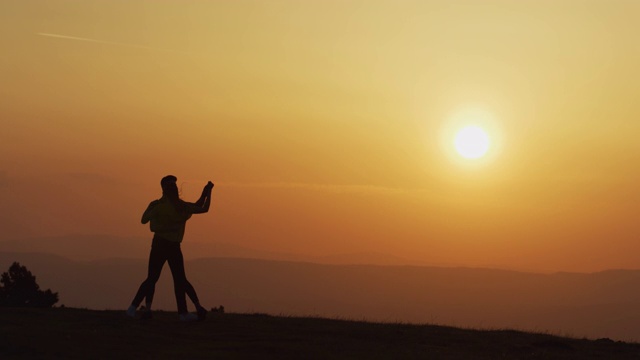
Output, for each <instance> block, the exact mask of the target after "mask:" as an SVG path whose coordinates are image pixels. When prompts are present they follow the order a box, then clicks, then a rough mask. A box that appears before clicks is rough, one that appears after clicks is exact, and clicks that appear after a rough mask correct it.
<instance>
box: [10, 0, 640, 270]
mask: <svg viewBox="0 0 640 360" xmlns="http://www.w3.org/2000/svg"><path fill="white" fill-rule="evenodd" d="M639 16H640V1H636V0H597V1H596V0H501V1H498V0H482V1H479V0H437V1H436V0H434V1H431V0H416V1H406V0H401V1H392V0H361V1H354V0H343V1H338V0H326V1H325V0H313V1H312V0H310V1H302V0H297V1H293V0H291V1H289V0H274V1H258V0H255V1H248V0H246V1H243V0H228V1H222V0H220V1H177V0H176V1H152V0H147V1H142V0H133V1H113V0H99V1H97V0H94V1H62V0H59V1H26V0H20V1H4V2H2V3H1V4H0V49H1V50H0V129H1V131H0V229H1V231H0V241H1V240H11V239H19V238H28V237H40V236H62V235H68V234H109V235H117V236H126V237H140V238H143V239H150V238H151V233H150V232H149V229H148V227H146V226H143V225H141V224H140V216H141V214H142V211H143V210H144V209H145V207H146V206H147V204H148V203H149V201H151V200H153V199H156V198H158V197H159V196H160V186H159V181H160V178H161V177H162V176H164V175H167V174H174V175H176V176H177V177H178V184H179V185H181V186H182V193H183V198H184V199H186V200H190V201H195V200H196V198H197V196H198V195H199V193H200V190H201V188H202V186H204V185H205V183H206V181H207V180H212V181H213V182H214V183H215V184H216V187H215V189H214V198H213V203H212V207H211V211H210V213H209V214H207V215H199V216H196V217H194V219H193V220H190V222H189V224H188V225H187V234H186V237H185V240H184V243H183V247H185V248H186V247H188V246H189V241H196V240H197V241H210V242H222V243H232V244H236V245H239V246H243V247H248V248H253V249H258V250H263V251H270V252H284V253H292V254H304V255H329V254H342V253H358V252H376V253H383V254H389V255H393V256H398V257H401V258H405V259H407V260H408V261H411V262H413V263H415V262H420V263H424V264H431V265H446V266H489V267H497V268H509V269H526V270H534V271H559V270H566V271H599V270H603V269H610V268H634V269H638V268H640V236H639V234H640V221H639V219H638V218H639V216H640V187H639V185H640V141H639V139H638V138H639V136H640V67H639V64H640V41H638V34H640V23H638V17H639ZM466 125H475V126H479V127H481V128H482V129H484V131H485V132H486V134H487V136H488V138H489V142H490V145H489V149H488V151H487V154H486V155H485V156H483V157H480V158H478V159H465V158H463V157H461V156H460V155H459V154H458V153H456V150H455V146H454V137H455V134H456V132H457V131H458V130H460V129H461V128H462V127H464V126H466ZM99 248H100V244H96V251H99ZM123 253H124V254H127V253H126V249H124V250H123ZM127 255H128V256H135V257H145V256H146V255H147V254H127Z"/></svg>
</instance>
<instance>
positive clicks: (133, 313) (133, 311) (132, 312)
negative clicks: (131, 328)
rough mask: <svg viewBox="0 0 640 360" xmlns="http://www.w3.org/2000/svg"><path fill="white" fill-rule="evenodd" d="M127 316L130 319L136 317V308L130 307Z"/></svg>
mask: <svg viewBox="0 0 640 360" xmlns="http://www.w3.org/2000/svg"><path fill="white" fill-rule="evenodd" d="M127 316H128V317H136V307H135V306H133V305H130V306H129V308H128V309H127Z"/></svg>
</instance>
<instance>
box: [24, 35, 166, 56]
mask: <svg viewBox="0 0 640 360" xmlns="http://www.w3.org/2000/svg"><path fill="white" fill-rule="evenodd" d="M36 35H38V36H45V37H50V38H56V39H64V40H75V41H85V42H92V43H97V44H105V45H115V46H124V47H129V48H136V49H145V50H155V51H166V52H177V51H175V50H168V49H161V48H155V47H149V46H144V45H137V44H128V43H121V42H113V41H104V40H97V39H89V38H83V37H77V36H68V35H60V34H50V33H36Z"/></svg>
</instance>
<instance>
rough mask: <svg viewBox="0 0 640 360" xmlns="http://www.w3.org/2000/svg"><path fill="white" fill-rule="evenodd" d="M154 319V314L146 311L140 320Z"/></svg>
mask: <svg viewBox="0 0 640 360" xmlns="http://www.w3.org/2000/svg"><path fill="white" fill-rule="evenodd" d="M152 318H153V313H151V310H146V311H143V312H142V316H140V320H150V319H152Z"/></svg>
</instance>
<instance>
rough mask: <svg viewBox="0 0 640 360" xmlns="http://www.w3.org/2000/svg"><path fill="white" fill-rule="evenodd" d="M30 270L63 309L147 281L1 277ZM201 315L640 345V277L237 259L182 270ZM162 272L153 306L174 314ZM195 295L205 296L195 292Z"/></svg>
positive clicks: (83, 269)
mask: <svg viewBox="0 0 640 360" xmlns="http://www.w3.org/2000/svg"><path fill="white" fill-rule="evenodd" d="M13 261H19V262H20V263H21V264H24V265H26V266H27V267H28V268H29V269H30V270H31V271H32V272H33V273H34V275H36V276H37V278H38V283H39V284H40V285H41V286H43V287H45V288H51V289H52V290H54V291H57V292H59V294H60V303H61V304H64V305H66V306H71V307H85V308H90V309H124V308H125V307H126V306H128V304H129V302H130V301H131V297H132V296H133V293H134V291H135V289H136V288H137V285H138V283H139V281H141V279H142V278H143V277H144V276H145V274H146V262H145V261H144V260H142V259H140V260H138V259H110V260H96V261H90V262H78V261H71V260H68V259H66V258H63V257H59V256H54V255H50V254H36V253H8V252H0V269H2V268H8V266H9V265H10V264H11V262H13ZM186 268H187V272H188V276H189V279H190V281H191V282H192V283H193V284H194V286H196V287H197V288H198V289H199V291H200V293H201V295H200V297H201V299H202V302H203V304H204V305H206V306H209V307H213V306H217V305H221V304H222V305H224V306H225V308H226V309H227V310H228V311H231V312H236V313H252V312H260V313H268V314H284V315H298V316H309V315H313V316H322V317H338V318H346V319H367V320H370V321H383V322H398V321H400V322H410V323H436V324H445V325H453V326H463V327H478V328H513V329H522V330H533V331H548V332H551V333H557V334H563V335H571V336H577V337H582V336H587V337H590V338H605V337H606V338H612V339H615V340H625V341H629V340H632V341H637V340H638V339H640V310H639V309H638V306H637V304H638V303H640V290H639V289H640V272H638V271H623V270H620V271H607V272H601V273H594V274H572V273H557V274H530V273H521V272H514V271H504V270H490V269H468V268H437V267H419V266H374V265H322V264H313V263H300V262H285V261H269V260H255V259H235V258H206V259H196V260H191V261H188V262H187V265H186ZM172 288H173V287H172V283H171V278H170V273H169V271H168V268H165V270H164V272H163V276H162V277H161V279H160V281H159V283H158V287H157V293H156V301H155V303H154V305H155V306H157V308H159V309H165V310H171V311H173V310H175V300H174V298H173V294H172V292H173V290H172ZM200 289H201V290H200Z"/></svg>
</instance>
